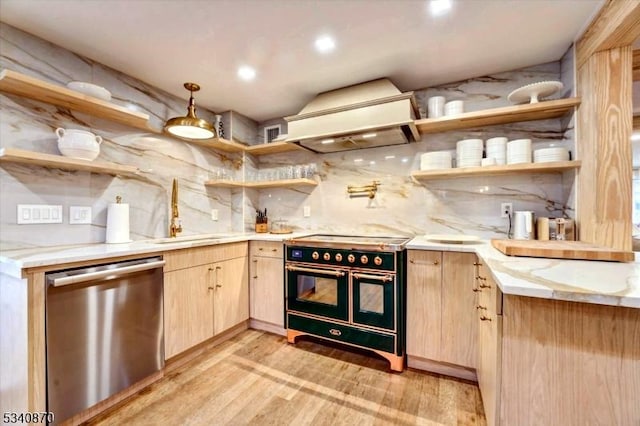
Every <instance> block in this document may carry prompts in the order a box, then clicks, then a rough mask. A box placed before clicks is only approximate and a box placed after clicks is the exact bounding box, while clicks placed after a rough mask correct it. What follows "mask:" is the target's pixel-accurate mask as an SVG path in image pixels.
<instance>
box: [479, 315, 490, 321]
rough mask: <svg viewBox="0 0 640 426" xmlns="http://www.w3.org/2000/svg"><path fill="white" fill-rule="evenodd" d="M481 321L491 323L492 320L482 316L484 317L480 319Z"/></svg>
mask: <svg viewBox="0 0 640 426" xmlns="http://www.w3.org/2000/svg"><path fill="white" fill-rule="evenodd" d="M480 321H491V318H489V317H485V316H484V315H482V316H481V317H480Z"/></svg>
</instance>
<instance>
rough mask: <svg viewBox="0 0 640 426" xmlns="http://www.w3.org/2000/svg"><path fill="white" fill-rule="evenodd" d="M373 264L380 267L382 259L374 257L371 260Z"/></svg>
mask: <svg viewBox="0 0 640 426" xmlns="http://www.w3.org/2000/svg"><path fill="white" fill-rule="evenodd" d="M373 263H375V264H376V265H377V266H380V265H382V258H381V257H380V256H376V257H374V258H373Z"/></svg>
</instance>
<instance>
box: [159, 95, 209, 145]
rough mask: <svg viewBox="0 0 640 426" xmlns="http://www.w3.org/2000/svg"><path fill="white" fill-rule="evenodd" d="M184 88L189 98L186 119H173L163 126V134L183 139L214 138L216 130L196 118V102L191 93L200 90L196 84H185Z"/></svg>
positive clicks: (204, 121)
mask: <svg viewBox="0 0 640 426" xmlns="http://www.w3.org/2000/svg"><path fill="white" fill-rule="evenodd" d="M184 88H185V89H187V90H188V91H189V92H190V93H191V95H190V96H189V108H188V110H187V116H186V117H174V118H172V119H170V120H168V121H167V123H166V124H165V125H164V130H165V132H168V133H171V134H172V135H175V136H179V137H181V138H185V139H211V138H214V137H216V130H215V128H214V127H213V125H211V124H210V123H209V122H207V121H206V120H203V119H201V118H198V117H197V116H196V101H195V99H193V92H197V91H198V90H200V86H199V85H197V84H196V83H185V84H184Z"/></svg>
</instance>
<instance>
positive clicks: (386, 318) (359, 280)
mask: <svg viewBox="0 0 640 426" xmlns="http://www.w3.org/2000/svg"><path fill="white" fill-rule="evenodd" d="M351 282H352V286H353V322H354V324H361V325H368V326H371V327H379V328H384V329H387V330H395V323H394V318H395V310H396V298H395V293H396V292H395V289H396V275H395V274H392V273H384V272H382V273H376V272H353V273H352V274H351Z"/></svg>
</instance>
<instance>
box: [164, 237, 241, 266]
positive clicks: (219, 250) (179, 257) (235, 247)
mask: <svg viewBox="0 0 640 426" xmlns="http://www.w3.org/2000/svg"><path fill="white" fill-rule="evenodd" d="M246 255H247V243H246V242H244V241H243V242H239V243H229V244H216V245H212V246H206V247H196V248H187V249H181V250H173V251H169V252H166V253H165V254H164V260H165V262H166V263H165V265H164V271H165V272H168V271H173V270H176V269H184V268H190V267H193V266H199V265H206V264H208V263H215V262H220V261H223V260H227V259H235V258H236V257H244V256H246Z"/></svg>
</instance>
